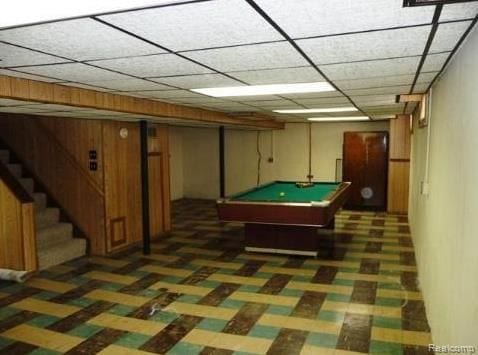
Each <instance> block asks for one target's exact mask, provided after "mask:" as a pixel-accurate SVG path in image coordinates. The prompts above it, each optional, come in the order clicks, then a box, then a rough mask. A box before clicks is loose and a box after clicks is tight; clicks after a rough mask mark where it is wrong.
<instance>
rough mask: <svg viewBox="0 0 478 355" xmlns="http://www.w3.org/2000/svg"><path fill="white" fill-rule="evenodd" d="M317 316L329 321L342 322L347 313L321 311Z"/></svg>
mask: <svg viewBox="0 0 478 355" xmlns="http://www.w3.org/2000/svg"><path fill="white" fill-rule="evenodd" d="M317 318H318V319H320V320H325V321H328V322H333V323H342V322H343V321H344V318H345V314H344V313H339V312H333V311H320V312H319V314H318V316H317Z"/></svg>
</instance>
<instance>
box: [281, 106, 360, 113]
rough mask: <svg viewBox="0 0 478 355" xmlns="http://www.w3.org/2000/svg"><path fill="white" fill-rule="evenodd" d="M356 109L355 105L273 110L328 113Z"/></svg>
mask: <svg viewBox="0 0 478 355" xmlns="http://www.w3.org/2000/svg"><path fill="white" fill-rule="evenodd" d="M353 111H358V108H356V107H331V108H311V109H301V110H274V112H277V113H330V112H353Z"/></svg>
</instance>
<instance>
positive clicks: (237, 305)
mask: <svg viewBox="0 0 478 355" xmlns="http://www.w3.org/2000/svg"><path fill="white" fill-rule="evenodd" d="M245 304H246V302H243V301H237V300H231V299H226V300H224V301H222V302H221V304H220V305H219V307H224V308H231V309H241V308H242V306H244V305H245Z"/></svg>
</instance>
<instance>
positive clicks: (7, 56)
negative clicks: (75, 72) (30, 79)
mask: <svg viewBox="0 0 478 355" xmlns="http://www.w3.org/2000/svg"><path fill="white" fill-rule="evenodd" d="M61 62H66V61H65V60H64V59H61V58H58V57H54V56H52V55H47V54H43V53H38V52H35V51H31V50H29V49H24V48H19V47H15V46H12V45H9V44H5V43H0V66H2V67H4V68H8V67H15V66H21V65H39V64H49V63H61Z"/></svg>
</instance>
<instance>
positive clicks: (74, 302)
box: [67, 297, 96, 308]
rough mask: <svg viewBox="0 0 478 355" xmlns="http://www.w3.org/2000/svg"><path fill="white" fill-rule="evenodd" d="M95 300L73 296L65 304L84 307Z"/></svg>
mask: <svg viewBox="0 0 478 355" xmlns="http://www.w3.org/2000/svg"><path fill="white" fill-rule="evenodd" d="M95 302H96V300H92V299H90V298H83V297H80V298H75V299H73V300H70V301H68V302H67V304H69V305H70V306H78V307H82V308H86V307H88V306H91V305H92V304H93V303H95Z"/></svg>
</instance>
